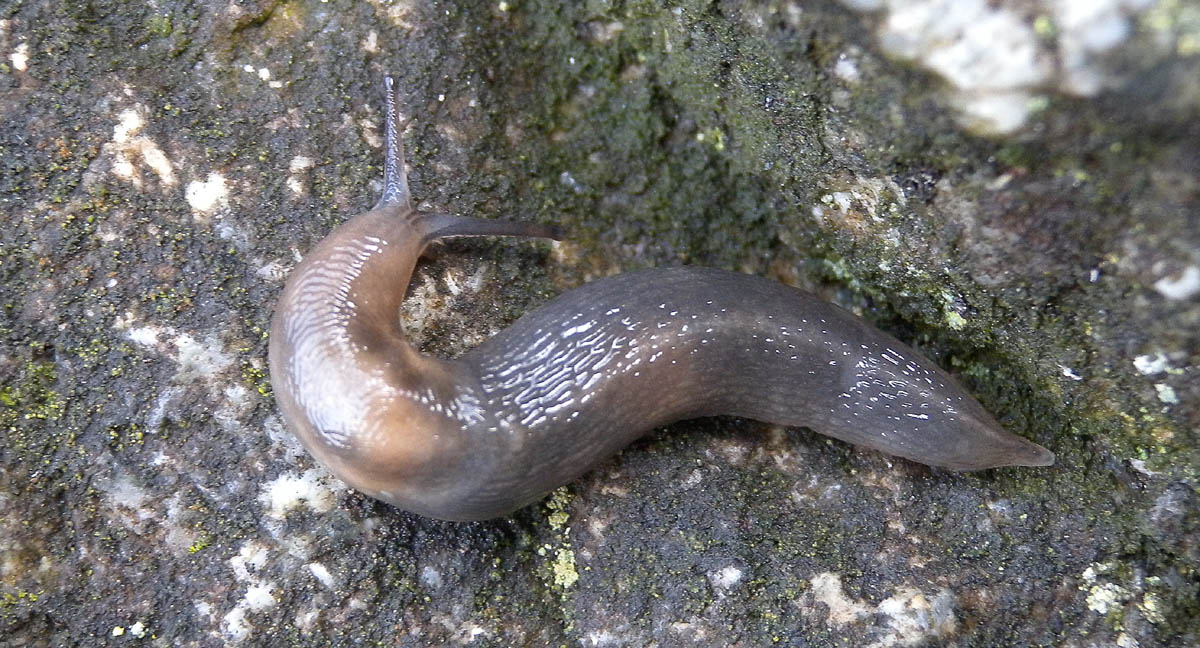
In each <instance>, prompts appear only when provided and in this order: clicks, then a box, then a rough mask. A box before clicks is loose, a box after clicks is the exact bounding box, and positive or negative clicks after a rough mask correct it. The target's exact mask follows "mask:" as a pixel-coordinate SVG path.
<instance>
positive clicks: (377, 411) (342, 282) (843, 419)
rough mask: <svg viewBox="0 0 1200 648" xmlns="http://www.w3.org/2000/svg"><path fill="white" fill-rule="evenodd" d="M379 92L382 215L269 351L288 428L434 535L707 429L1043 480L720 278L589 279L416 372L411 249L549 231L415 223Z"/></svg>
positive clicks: (899, 383)
mask: <svg viewBox="0 0 1200 648" xmlns="http://www.w3.org/2000/svg"><path fill="white" fill-rule="evenodd" d="M386 88H387V93H386V95H387V101H386V104H387V110H386V113H387V114H386V126H385V128H386V144H385V147H386V161H385V166H384V186H383V195H382V197H381V198H380V200H379V202H378V204H376V205H375V207H374V208H373V209H371V210H370V211H368V212H366V213H364V214H361V215H359V216H357V217H355V218H353V219H351V220H350V221H348V222H346V223H345V224H343V225H342V226H340V227H338V228H337V229H335V230H334V231H333V233H331V234H330V235H329V236H328V237H327V238H325V239H324V240H323V241H321V242H320V244H318V245H317V246H316V248H315V249H314V250H312V251H311V252H310V253H309V254H308V255H307V256H305V257H304V258H303V260H302V261H301V262H300V263H299V264H298V265H297V266H296V268H295V269H294V270H293V271H292V273H291V275H290V276H289V278H288V281H287V284H286V286H285V288H284V291H283V294H282V296H281V297H280V299H279V303H278V307H277V309H276V311H275V315H274V319H273V321H272V325H271V334H270V351H269V355H270V371H271V382H272V385H273V387H274V391H275V397H276V400H277V401H278V403H279V408H280V411H281V412H282V414H283V418H284V420H285V421H286V422H287V425H288V426H289V427H290V428H291V430H292V431H293V432H294V433H295V434H296V436H297V437H299V439H300V441H301V442H302V443H303V444H304V446H305V447H306V448H307V449H308V451H309V452H310V453H312V455H313V456H314V457H315V458H316V459H317V460H318V461H319V462H321V463H322V464H324V465H325V466H327V467H328V468H329V469H330V470H331V471H332V472H333V473H334V474H335V475H337V476H338V477H339V478H341V479H342V480H344V481H345V482H346V483H347V484H349V485H350V486H352V487H354V488H355V489H357V490H359V491H361V492H363V493H366V494H367V495H370V496H372V497H375V498H378V499H380V500H383V501H385V502H388V503H391V504H393V505H395V506H398V507H400V508H402V509H406V510H408V511H412V512H415V513H418V514H421V515H426V516H430V517H435V518H442V519H446V520H477V519H485V518H491V517H496V516H500V515H504V514H506V513H509V512H511V511H513V510H515V509H517V508H520V507H522V506H524V505H526V504H529V503H531V502H534V501H536V500H537V499H539V498H541V497H542V496H543V495H545V494H546V493H548V492H549V491H551V490H553V489H554V488H557V487H559V486H561V485H563V484H565V483H567V482H569V481H571V480H573V479H575V478H576V477H578V476H580V475H582V474H583V473H585V472H587V471H588V470H590V469H591V468H592V467H594V466H596V465H597V464H598V463H599V462H601V461H603V460H604V459H605V458H607V457H609V456H611V455H613V454H615V453H616V452H617V451H618V450H620V449H621V448H623V447H625V446H626V445H628V444H629V443H630V442H632V441H633V440H635V439H637V438H639V437H641V436H642V435H644V434H645V433H646V432H648V431H650V430H652V429H654V428H655V427H658V426H661V425H665V424H667V423H670V422H672V421H677V420H680V419H687V418H695V417H702V416H714V415H723V414H724V415H734V416H740V417H745V418H751V419H757V420H761V421H768V422H772V423H777V424H782V425H788V426H806V427H809V428H811V429H813V430H816V431H817V432H820V433H822V434H826V435H829V436H832V437H834V438H837V439H841V440H843V441H846V442H849V443H852V444H856V445H860V446H865V447H868V448H874V449H876V450H880V451H883V452H886V453H889V454H893V455H898V456H901V457H905V458H907V459H911V460H913V461H917V462H920V463H923V464H928V465H932V466H941V467H945V468H949V469H953V470H977V469H983V468H991V467H997V466H1009V465H1016V466H1048V465H1051V464H1052V463H1053V462H1054V455H1053V454H1052V453H1051V452H1049V451H1048V450H1046V449H1045V448H1043V447H1041V446H1039V445H1037V444H1035V443H1032V442H1030V441H1027V440H1025V439H1023V438H1021V437H1019V436H1016V435H1013V434H1010V433H1008V432H1006V431H1004V430H1003V429H1002V428H1001V427H1000V426H999V424H998V423H996V421H995V420H994V419H993V418H992V417H991V416H990V415H989V414H988V413H987V412H986V411H985V410H984V409H983V407H982V406H981V405H979V403H977V402H976V401H975V400H974V399H973V398H972V397H971V396H970V395H969V394H968V393H967V392H966V391H965V390H964V389H963V388H962V387H961V386H959V385H958V383H957V382H955V380H954V379H953V378H951V377H950V376H949V375H947V374H946V373H945V372H943V371H942V370H941V369H939V368H938V367H937V366H935V365H934V364H933V363H931V362H930V361H929V360H926V359H925V358H923V357H921V356H920V355H919V354H917V353H916V352H914V351H913V350H912V349H910V348H909V347H907V346H905V345H904V344H902V343H901V342H899V341H897V340H896V339H895V338H893V337H891V336H889V335H887V334H885V333H883V332H881V331H879V330H878V329H876V328H874V327H872V326H870V325H869V324H867V323H866V322H864V321H863V320H861V319H859V318H858V317H855V316H854V315H851V314H850V313H848V312H846V311H844V310H842V309H840V308H838V307H837V306H834V305H832V304H829V303H827V302H825V301H822V300H821V299H819V298H817V297H815V296H813V295H810V294H808V293H805V292H803V291H800V290H797V289H795V288H791V287H788V286H784V285H782V284H779V283H776V282H773V281H769V280H767V279H763V278H759V277H754V276H749V275H742V274H736V273H732V272H725V271H721V270H714V269H708V268H695V267H683V268H674V269H666V270H645V271H641V272H631V273H628V274H622V275H619V276H615V277H609V278H606V279H601V280H599V281H594V282H591V283H588V284H585V285H583V286H582V287H580V288H577V289H575V290H572V291H569V292H567V293H565V294H563V295H561V296H559V297H558V298H557V299H554V300H553V301H551V302H549V303H547V304H546V305H544V306H543V307H541V308H540V309H538V310H535V311H533V312H531V313H528V314H526V315H525V316H524V317H521V318H520V319H518V320H517V321H516V322H515V323H513V325H512V326H511V327H509V328H508V329H506V330H504V331H502V332H500V333H499V334H497V335H496V336H494V337H492V338H491V339H489V340H488V341H486V342H485V343H483V344H482V345H480V346H479V347H477V348H475V349H473V350H471V351H469V352H467V353H465V354H464V355H462V356H461V357H459V358H457V359H453V360H442V359H436V358H431V357H427V356H424V355H422V354H421V353H419V352H418V351H417V350H416V349H414V348H413V347H412V345H410V344H409V343H408V342H407V341H406V340H405V337H404V332H403V331H402V330H401V328H400V324H399V318H398V312H399V308H400V303H401V300H402V299H403V298H404V292H405V288H406V286H407V285H408V282H409V279H410V277H411V275H412V271H413V267H414V265H415V264H416V261H417V258H418V257H419V256H420V254H421V252H422V251H423V250H424V249H425V247H426V245H428V244H429V243H430V242H431V241H434V240H436V239H439V238H444V237H448V236H477V235H496V236H522V237H545V238H559V232H558V230H557V228H555V227H553V226H546V225H540V224H534V223H521V222H507V221H495V220H482V219H475V218H467V217H459V216H451V215H447V214H439V213H426V212H423V211H419V210H416V209H414V208H413V206H412V202H411V200H410V197H409V190H408V182H407V178H406V176H405V171H404V152H403V145H402V142H401V131H402V127H401V124H400V122H399V119H398V117H397V110H396V101H397V100H396V89H395V85H394V83H393V80H392V78H391V77H388V78H387V79H386Z"/></svg>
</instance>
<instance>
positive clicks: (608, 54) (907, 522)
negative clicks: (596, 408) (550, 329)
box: [0, 0, 1200, 647]
mask: <svg viewBox="0 0 1200 648" xmlns="http://www.w3.org/2000/svg"><path fill="white" fill-rule="evenodd" d="M464 4H465V3H464ZM564 4H565V3H564ZM564 4H560V3H558V2H535V1H530V2H521V1H519V0H513V1H512V2H493V3H491V4H487V5H484V4H479V5H475V6H471V7H459V6H455V5H453V4H449V3H441V2H415V1H412V2H396V3H381V2H371V3H366V2H350V1H348V0H332V1H330V2H318V1H307V0H305V1H296V2H273V1H270V0H261V1H257V2H256V1H248V2H232V3H219V4H217V5H212V6H211V7H209V6H206V5H205V4H203V3H188V2H176V1H175V0H162V1H160V2H156V3H125V2H112V1H105V0H95V1H92V2H69V3H57V2H49V1H47V0H30V1H27V2H21V1H16V2H9V3H7V4H6V5H4V6H3V7H0V53H2V54H3V59H2V61H0V88H2V92H0V115H2V123H0V192H2V193H0V206H2V208H3V221H2V223H0V277H2V281H3V294H2V297H3V300H2V306H3V309H2V310H0V344H2V346H0V435H2V436H0V440H2V441H3V443H2V446H0V513H2V515H0V595H2V600H0V636H3V637H5V642H6V645H10V646H41V645H50V646H57V645H86V646H96V645H106V644H107V645H139V644H145V645H163V646H167V645H170V646H210V645H211V646H219V645H237V644H243V645H320V646H323V645H329V644H330V643H334V644H354V645H401V646H420V645H426V644H435V643H449V644H469V645H479V646H490V645H495V646H511V645H528V646H546V645H583V646H592V645H595V646H601V645H602V646H612V645H628V646H642V645H660V646H683V645H688V646H692V645H737V646H763V645H771V644H779V645H794V646H825V645H830V646H833V645H837V646H841V645H857V646H904V645H917V644H922V643H925V644H929V645H943V644H944V645H958V646H998V645H1007V646H1024V645H1056V646H1143V647H1148V646H1186V645H1195V644H1196V642H1197V641H1200V621H1198V620H1197V619H1198V617H1200V603H1198V598H1197V597H1198V594H1200V575H1198V574H1197V571H1196V570H1197V568H1198V567H1200V513H1198V510H1200V497H1198V496H1197V493H1196V490H1195V487H1194V484H1195V480H1196V478H1197V472H1198V470H1197V469H1198V467H1200V451H1198V446H1197V443H1198V439H1197V436H1198V432H1197V430H1198V428H1200V406H1198V403H1200V381H1198V380H1197V366H1198V364H1200V299H1198V292H1200V223H1198V219H1200V217H1198V215H1197V214H1198V213H1200V211H1198V210H1200V181H1198V177H1200V147H1198V146H1197V142H1198V141H1200V108H1198V107H1200V84H1198V83H1197V79H1200V62H1198V56H1197V52H1198V51H1200V8H1198V7H1197V4H1196V3H1195V2H1185V1H1183V0H1161V1H1160V2H1157V3H1154V2H1145V1H1140V0H1139V1H1132V0H1131V1H1124V0H1122V1H1113V2H1105V3H1094V4H1098V5H1103V6H1101V7H1100V9H1098V10H1096V11H1095V12H1094V13H1093V14H1087V13H1086V12H1084V14H1079V13H1071V11H1072V9H1076V8H1078V6H1079V5H1078V3H1077V5H1071V4H1070V3H1065V2H1058V1H1054V2H1050V1H1049V0H1047V1H1046V2H1034V1H1032V0H1031V1H1020V0H1014V1H1012V2H990V3H986V6H985V4H984V3H975V4H974V5H972V6H973V7H974V10H978V11H985V10H986V11H993V10H994V11H1003V12H1005V13H1004V16H1002V17H1001V18H996V17H990V18H988V19H989V20H1000V21H1001V23H1000V24H1002V25H1010V24H1012V25H1016V26H1017V27H1016V28H1014V29H1017V30H1018V31H1020V33H1016V32H1012V33H1010V34H1009V35H1010V36H1011V37H1012V38H1014V39H1018V37H1020V36H1021V35H1022V34H1025V33H1026V32H1028V33H1032V34H1034V35H1035V36H1036V37H1037V38H1039V39H1040V40H1039V41H1037V42H1036V43H1034V44H1032V45H1029V44H1028V43H1024V44H1023V45H1021V47H1033V50H1032V52H1031V51H1027V50H1020V51H1016V50H1014V56H1016V55H1017V54H1020V55H1021V56H1027V57H1029V60H1030V61H1033V62H1034V63H1031V65H1038V66H1043V65H1048V66H1049V67H1048V68H1042V67H1039V68H1038V70H1037V71H1036V74H1030V75H1028V76H1020V75H1017V76H1016V77H1015V81H1013V78H1007V77H1006V78H1004V79H1000V80H998V81H997V83H999V82H1000V81H1004V82H1012V83H1015V84H1016V85H1015V86H1014V87H1018V86H1019V91H1020V92H1022V93H1025V95H1026V96H1028V97H1029V99H1030V101H1033V102H1034V104H1033V105H1032V106H1028V107H1030V110H1028V111H1025V112H1022V113H1021V115H1020V117H1021V119H1020V121H1019V124H1018V125H1017V126H1015V127H1011V128H1008V129H1003V128H1001V129H996V128H991V129H990V130H989V129H988V128H985V127H984V126H986V124H983V125H982V126H981V122H980V121H979V120H976V119H971V118H970V116H971V115H975V116H978V114H977V113H971V112H970V110H969V108H970V106H969V105H968V106H967V108H968V110H966V112H964V104H963V103H962V102H963V95H962V92H963V88H964V87H966V88H968V89H970V88H971V87H973V86H970V85H969V84H968V85H964V84H963V83H962V80H963V79H964V78H969V79H974V80H975V81H978V74H979V73H980V70H983V71H985V72H986V71H987V70H990V69H991V68H989V67H987V65H986V64H980V65H983V67H970V65H976V64H979V61H978V60H977V59H970V57H966V58H963V57H962V56H960V57H959V59H955V58H954V57H949V59H948V58H947V56H946V52H955V53H958V54H959V55H961V54H962V53H963V52H968V53H971V55H972V56H976V57H978V56H995V55H997V49H999V50H1000V52H999V53H1000V54H1001V55H1003V54H1005V53H1006V50H1005V49H1004V48H1003V47H1000V46H989V44H988V43H987V42H983V43H980V42H976V41H972V39H973V38H975V37H977V35H978V33H980V32H977V31H975V30H972V29H965V30H961V31H959V32H956V33H948V34H944V35H942V36H943V37H944V39H951V40H950V41H948V42H950V43H951V45H949V46H948V45H947V44H946V43H947V41H945V40H944V39H943V40H937V39H934V40H929V39H925V38H918V37H916V36H914V37H912V38H909V39H907V40H902V41H897V40H896V38H897V36H896V34H897V33H903V29H902V28H903V27H904V26H905V25H914V24H916V25H926V24H927V23H922V22H921V21H922V20H926V21H928V18H927V15H928V14H929V12H930V11H931V9H930V7H929V5H931V4H936V3H931V2H927V1H915V0H914V1H912V2H901V1H898V0H897V1H890V0H889V1H886V2H885V1H883V0H880V1H869V0H856V1H847V2H845V3H837V2H832V1H826V2H804V3H794V4H789V3H782V2H747V3H735V2H715V3H714V2H682V3H678V4H676V3H672V4H671V5H670V6H665V7H664V6H661V4H660V3H658V2H634V1H630V2H604V1H600V0H597V1H593V2H586V3H570V6H564ZM934 8H935V9H936V7H934ZM905 12H910V13H905ZM912 12H916V13H912ZM921 12H924V13H921ZM934 15H936V11H935V12H934ZM923 16H926V17H923ZM1101 20H1103V21H1109V22H1105V23H1103V24H1101V27H1098V28H1096V30H1097V31H1088V29H1091V27H1088V26H1089V25H1091V26H1092V27H1094V26H1095V25H1096V24H1099V23H1096V22H1095V21H1101ZM1114 20H1115V21H1118V22H1119V21H1124V22H1122V23H1121V24H1119V25H1118V24H1116V23H1113V22H1112V21H1114ZM906 21H907V22H906ZM1006 21H1007V22H1006ZM1056 21H1057V22H1056ZM1088 21H1092V22H1088ZM934 24H938V20H937V19H935V20H934ZM1081 24H1082V25H1084V27H1079V25H1081ZM897 25H899V26H900V28H898V27H897ZM931 28H932V27H922V29H931ZM897 30H899V31H897ZM1081 30H1082V31H1081ZM909 32H910V33H911V32H912V29H911V28H909ZM982 33H988V32H987V30H982ZM1097 33H1098V34H1100V35H1099V36H1097V35H1096V34H1097ZM1113 34H1117V35H1120V36H1124V38H1122V39H1120V40H1119V42H1113V41H1114V36H1113ZM956 38H957V39H959V40H958V41H955V40H953V39H956ZM1089 38H1091V40H1088V39H1089ZM1072 39H1074V40H1072ZM1081 39H1082V40H1081ZM1018 40H1019V39H1018ZM1014 42H1015V41H1014ZM1005 47H1007V46H1005ZM1014 47H1015V46H1014ZM1072 48H1074V49H1072ZM1056 53H1057V54H1058V55H1061V56H1062V57H1063V58H1062V59H1061V60H1058V61H1057V62H1056V61H1055V60H1054V59H1053V56H1055V55H1056ZM889 55H896V56H901V57H903V60H898V59H891V58H888V56H889ZM1046 56H1050V57H1051V59H1049V62H1047V59H1045V58H1044V57H1046ZM956 61H958V62H960V63H962V66H960V67H955V65H956ZM964 61H965V62H964ZM985 63H986V62H985ZM1079 70H1083V71H1084V72H1085V73H1086V74H1085V76H1084V77H1083V81H1080V77H1079V76H1078V74H1079ZM1010 71H1011V70H1010ZM386 72H391V73H394V74H397V75H399V77H400V78H401V84H402V88H403V97H404V103H405V106H406V111H407V113H408V114H409V115H410V116H411V117H412V118H413V121H412V123H411V126H410V128H409V129H408V132H407V141H408V143H409V149H410V153H411V155H410V164H411V167H412V173H411V178H412V185H413V188H414V192H415V193H416V195H417V196H418V197H419V198H421V199H422V200H424V201H425V202H426V203H428V204H430V205H434V206H438V207H441V208H446V209H451V210H454V211H457V212H460V213H471V214H478V215H484V216H489V217H506V216H520V217H523V218H536V219H539V220H544V221H559V222H562V223H563V224H565V225H566V226H568V227H569V228H570V230H571V232H572V233H573V236H572V240H571V241H570V242H568V243H566V244H563V245H559V246H556V247H554V248H551V247H549V246H548V245H546V244H530V243H525V242H513V241H459V242H454V243H452V244H448V245H446V246H444V247H443V248H442V249H441V251H440V252H439V253H438V254H437V255H436V258H435V259H434V260H433V261H432V262H431V263H429V264H428V265H426V266H424V269H423V270H422V272H421V273H420V274H419V276H418V277H417V278H416V280H415V281H414V286H413V289H412V293H413V295H414V299H411V300H410V304H411V306H412V308H411V309H409V312H407V313H406V314H405V317H406V320H407V321H408V322H409V325H410V327H411V328H412V329H413V330H414V337H416V338H417V339H418V340H420V341H421V342H422V343H423V344H424V346H425V348H426V349H427V350H428V351H429V352H432V353H440V354H448V355H452V354H454V353H458V352H460V351H461V350H463V349H464V348H469V347H470V346H471V345H473V344H475V343H477V342H478V341H479V340H480V339H483V338H484V337H486V336H487V335H489V334H490V333H492V332H493V331H495V330H498V329H499V328H501V327H503V326H504V325H505V323H506V322H508V321H510V320H511V319H513V318H515V317H516V316H518V315H519V314H520V313H522V312H524V311H526V310H528V309H530V308H533V307H535V306H536V304H537V303H539V302H540V301H543V300H544V299H546V298H548V297H550V296H552V295H553V294H556V293H558V292H561V291H563V290H566V289H569V288H570V287H571V286H574V285H577V284H579V283H581V282H584V281H586V280H587V279H588V278H591V277H595V276H600V275H603V274H607V273H613V272H618V271H623V270H627V269H631V268H635V267H645V266H666V265H672V264H683V263H689V264H705V265H712V266H720V267H725V268H731V269H737V270H741V271H746V272H753V273H758V274H762V275H765V276H768V277H773V278H776V279H778V280H781V281H785V282H788V283H791V284H795V285H801V286H805V287H808V288H810V289H813V290H816V291H818V292H820V293H821V294H823V295H825V296H826V297H828V298H829V299H831V300H834V301H836V302H838V303H840V304H842V305H844V306H846V307H848V308H851V309H853V310H855V311H857V312H859V313H861V314H862V315H864V316H865V317H867V318H868V319H870V320H873V321H875V322H877V323H878V324H879V325H880V326H881V327H883V328H885V329H887V330H889V331H891V332H893V333H895V334H897V335H898V336H900V337H902V338H904V339H906V340H908V341H911V342H913V343H914V344H916V345H918V346H919V347H921V348H922V350H923V351H924V352H926V353H927V354H929V355H930V356H931V357H933V358H936V359H937V360H938V361H939V362H940V363H941V364H942V365H943V366H946V367H948V368H949V369H951V370H952V371H954V372H956V373H957V374H959V375H960V376H961V377H962V378H963V379H964V380H965V381H966V383H967V384H968V385H969V386H970V387H971V388H972V389H973V390H974V391H975V392H976V393H977V394H978V395H979V398H980V400H981V401H982V402H983V403H984V404H985V405H986V406H987V407H988V408H989V409H990V410H992V411H993V412H994V413H995V414H996V415H997V416H998V417H999V419H1000V420H1001V421H1002V422H1003V423H1004V424H1005V425H1006V426H1007V427H1008V428H1009V429H1011V430H1013V431H1015V432H1017V433H1019V434H1023V435H1025V436H1027V437H1029V438H1031V439H1034V440H1036V441H1038V442H1039V443H1042V444H1044V445H1046V446H1047V447H1049V448H1051V449H1052V450H1054V451H1055V452H1056V453H1058V456H1059V464H1058V465H1057V466H1055V467H1053V468H1051V469H1037V470H1034V469H1013V470H996V471H989V472H986V473H982V474H951V473H946V472H942V471H937V470H931V469H928V468H925V467H923V466H920V465H917V464H913V463H908V462H905V461H900V460H893V459H891V458H888V457H885V456H882V455H879V454H876V453H871V452H865V451H859V450H856V449H854V448H851V447H848V446H845V445H843V444H840V443H837V442H833V441H830V440H827V439H825V438H823V437H820V436H818V435H814V434H812V433H809V432H807V431H805V430H783V429H778V428H774V427H771V426H768V425H764V424H760V423H756V422H753V421H744V420H734V419H713V420H704V421H697V422H691V423H681V424H677V425H674V426H671V428H670V429H669V430H666V431H662V432H659V433H656V434H654V435H652V436H651V437H650V438H649V439H648V440H647V441H645V442H642V443H639V444H636V445H635V446H634V447H632V448H630V449H629V450H627V451H626V452H624V453H622V454H621V455H619V456H618V457H615V458H614V459H612V460H611V461H609V462H607V463H606V464H604V465H603V466H601V467H600V468H598V469H597V470H596V471H594V472H593V473H591V474H590V475H588V476H587V477H585V478H584V479H582V480H580V481H579V482H577V483H575V484H571V485H569V486H568V487H566V488H564V489H562V490H560V491H558V492H557V493H556V494H555V495H554V496H553V497H551V498H550V499H548V500H547V501H546V502H544V503H542V504H539V505H536V506H532V507H529V508H527V509H525V510H522V511H520V512H518V513H517V514H516V515H514V516H512V517H511V518H509V519H502V520H496V521H493V522H488V523H476V524H450V523H442V522H436V521H431V520H427V519H422V518H417V517H415V516H412V515H408V514H405V513H403V512H400V511H397V510H395V509H392V508H389V507H388V506H385V505H382V504H379V503H376V502H374V501H370V500H367V499H365V498H363V497H361V496H359V495H357V494H355V493H353V492H350V491H348V490H346V489H345V488H344V487H342V486H340V485H339V484H338V483H336V482H335V481H334V480H331V479H330V478H329V477H328V475H327V474H326V473H325V472H324V471H323V470H322V469H320V468H319V467H317V466H314V465H313V464H312V462H311V461H310V460H309V459H308V458H307V456H305V455H304V454H303V452H302V451H301V450H300V449H299V448H298V447H297V445H296V444H295V442H294V441H293V440H292V439H291V437H290V435H289V434H288V433H287V432H286V431H285V430H283V429H282V427H281V424H280V421H279V419H278V416H277V413H276V410H275V406H274V404H273V402H272V399H271V395H270V384H269V380H268V376H267V375H266V372H265V354H266V340H265V335H266V330H267V327H268V322H269V318H270V313H271V304H272V302H273V300H274V298H275V296H276V294H277V293H278V291H279V288H280V284H281V280H282V277H283V276H284V275H285V274H286V271H287V269H288V268H289V267H290V266H291V265H292V264H293V263H294V261H295V260H296V258H297V255H298V254H299V253H301V252H303V251H304V250H306V249H308V248H309V247H310V246H311V245H313V244H314V243H315V242H316V241H317V240H319V239H320V238H321V237H322V236H323V235H324V234H325V233H327V232H328V231H329V230H330V229H331V228H332V227H333V226H334V225H335V224H337V223H339V222H341V221H342V220H343V219H345V218H346V217H348V216H350V215H351V214H354V213H356V212H358V211H361V210H362V209H364V208H365V207H366V206H368V205H370V204H371V203H372V202H373V201H374V200H375V196H376V193H377V190H378V187H379V175H380V167H381V164H382V160H381V151H380V149H379V134H380V112H379V105H380V97H381V90H380V87H381V78H382V76H383V75H384V73H386ZM956 72H961V73H962V74H956ZM972 74H974V75H976V76H975V77H972V76H971V75H972ZM985 76H986V75H985ZM1081 83H1082V84H1083V87H1084V90H1086V92H1082V91H1080V87H1079V84H1081ZM983 85H984V86H985V87H986V88H992V86H990V85H988V84H987V83H984V84H983ZM989 91H990V90H989ZM1081 95H1082V96H1081ZM972 105H974V104H972ZM1004 108H1005V109H1006V110H1010V112H1009V113H1006V114H1008V115H1009V116H1011V109H1012V108H1013V104H1008V105H1006V106H1004ZM964 115H967V116H968V117H967V118H965V119H964ZM1005 123H1009V122H1005ZM1010 125H1011V124H1010ZM993 126H995V124H993ZM998 130H1009V131H1011V134H1009V135H1005V136H1002V137H1000V136H995V135H985V134H984V133H985V131H986V132H991V133H994V132H996V131H998ZM397 289H401V287H400V286H397ZM803 397H804V395H803V394H797V398H803Z"/></svg>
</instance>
